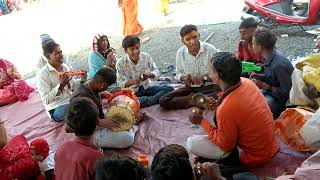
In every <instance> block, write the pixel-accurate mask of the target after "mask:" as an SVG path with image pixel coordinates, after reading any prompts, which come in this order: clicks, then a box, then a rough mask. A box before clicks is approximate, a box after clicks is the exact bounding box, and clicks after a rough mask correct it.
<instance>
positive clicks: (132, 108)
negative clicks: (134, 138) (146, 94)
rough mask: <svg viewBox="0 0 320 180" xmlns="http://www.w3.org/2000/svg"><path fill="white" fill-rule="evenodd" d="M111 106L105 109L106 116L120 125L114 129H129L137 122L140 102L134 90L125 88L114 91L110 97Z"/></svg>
mask: <svg viewBox="0 0 320 180" xmlns="http://www.w3.org/2000/svg"><path fill="white" fill-rule="evenodd" d="M107 100H108V102H109V103H108V104H109V106H108V107H107V108H105V109H104V110H103V113H104V116H105V118H111V119H112V120H113V121H115V122H116V123H118V124H119V125H120V128H112V129H111V130H113V131H127V130H129V129H130V128H131V127H132V126H133V125H134V124H135V122H136V120H137V116H138V112H139V110H140V103H139V101H138V98H137V97H136V96H135V95H134V92H133V90H131V89H128V88H125V89H122V90H120V91H118V92H116V93H114V94H113V95H112V96H111V97H109V98H108V99H107Z"/></svg>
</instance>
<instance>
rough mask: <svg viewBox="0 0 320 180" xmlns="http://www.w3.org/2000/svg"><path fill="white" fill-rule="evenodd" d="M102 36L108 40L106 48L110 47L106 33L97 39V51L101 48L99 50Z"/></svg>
mask: <svg viewBox="0 0 320 180" xmlns="http://www.w3.org/2000/svg"><path fill="white" fill-rule="evenodd" d="M102 38H106V39H107V41H108V47H107V49H109V48H110V42H109V39H108V37H107V36H106V35H102V36H100V38H99V39H97V47H98V51H99V52H100V51H101V50H100V49H101V47H100V43H101V41H102Z"/></svg>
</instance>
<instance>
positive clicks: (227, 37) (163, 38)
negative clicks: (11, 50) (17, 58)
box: [26, 22, 316, 78]
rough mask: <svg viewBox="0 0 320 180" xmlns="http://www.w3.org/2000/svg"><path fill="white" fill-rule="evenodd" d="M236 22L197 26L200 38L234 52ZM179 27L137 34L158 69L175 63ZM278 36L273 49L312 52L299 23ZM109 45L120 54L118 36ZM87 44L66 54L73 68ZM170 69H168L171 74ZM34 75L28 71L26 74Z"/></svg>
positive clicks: (81, 64) (83, 64)
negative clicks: (144, 40)
mask: <svg viewBox="0 0 320 180" xmlns="http://www.w3.org/2000/svg"><path fill="white" fill-rule="evenodd" d="M238 26H239V22H234V23H222V24H214V25H212V24H211V25H201V26H198V29H199V32H200V34H201V40H202V41H203V40H205V39H206V38H207V37H208V36H209V35H210V34H211V33H212V32H214V35H213V36H212V37H211V38H210V39H209V40H208V42H209V43H211V44H213V45H214V46H216V47H217V48H219V49H220V50H222V51H229V52H233V53H234V52H236V49H237V45H238V42H239V34H238ZM180 28H181V27H168V28H161V29H153V30H150V31H145V32H143V33H142V34H141V35H140V38H141V39H143V38H145V37H151V39H150V40H149V41H147V42H145V43H144V44H143V45H142V48H141V50H142V51H144V52H147V53H149V54H150V55H151V56H152V57H153V59H154V61H155V62H156V64H157V66H158V68H159V69H160V70H163V69H165V68H166V67H167V66H168V65H174V64H175V54H176V52H177V50H178V49H179V48H180V47H181V46H182V43H181V42H180V36H179V31H180ZM314 28H316V26H310V27H305V29H308V30H309V29H314ZM272 30H273V31H274V32H275V33H276V34H277V37H278V42H277V49H278V50H280V51H281V52H282V53H284V54H285V55H286V56H288V57H290V59H299V57H303V56H306V55H308V54H311V53H314V51H313V47H314V41H313V39H314V38H315V36H314V35H311V34H308V33H306V32H304V31H303V30H302V29H301V28H300V27H278V28H275V29H272ZM109 39H110V42H111V45H112V46H113V47H114V48H115V49H116V50H117V52H118V54H119V55H120V56H122V55H123V54H124V52H123V50H122V48H121V40H122V37H110V38H109ZM89 52H90V47H89V46H88V47H87V48H84V49H82V50H80V51H79V52H77V53H75V54H71V55H69V56H68V59H69V62H70V64H71V66H72V67H73V68H74V69H86V68H87V61H86V59H87V54H88V53H89ZM172 73H174V72H171V75H172ZM32 76H34V73H31V74H29V75H28V76H26V78H29V77H32Z"/></svg>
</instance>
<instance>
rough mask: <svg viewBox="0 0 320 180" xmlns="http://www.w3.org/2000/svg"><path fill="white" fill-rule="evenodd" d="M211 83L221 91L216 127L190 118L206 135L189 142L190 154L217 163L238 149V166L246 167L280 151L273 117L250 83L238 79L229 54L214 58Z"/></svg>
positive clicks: (198, 117) (199, 118)
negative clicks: (225, 155)
mask: <svg viewBox="0 0 320 180" xmlns="http://www.w3.org/2000/svg"><path fill="white" fill-rule="evenodd" d="M212 70H213V73H212V75H211V77H212V80H213V81H214V82H215V83H217V84H218V85H219V86H220V88H221V89H222V93H221V96H220V97H219V99H218V103H217V104H218V107H217V109H216V123H215V124H216V127H215V126H214V125H213V122H210V121H209V120H206V119H203V116H202V115H201V114H196V115H194V116H192V117H191V119H190V120H191V122H192V123H194V124H200V125H201V127H202V128H203V129H204V130H205V132H206V133H207V135H195V136H192V137H190V138H189V139H188V141H187V148H188V150H189V151H191V152H192V153H194V154H196V155H198V156H201V157H204V158H208V159H219V158H221V157H222V156H223V155H224V153H226V152H231V151H232V150H234V149H236V148H237V147H238V148H240V149H241V150H240V162H241V163H242V164H244V165H247V166H256V165H261V164H264V163H266V162H268V161H270V160H272V159H273V157H274V156H275V155H276V153H277V152H278V150H279V145H278V143H277V141H276V136H275V133H274V126H273V117H272V113H271V111H270V109H269V107H268V104H267V102H266V101H265V99H264V97H263V95H262V93H261V92H260V90H259V89H258V88H257V87H256V86H255V84H254V83H253V82H251V81H250V80H249V79H246V78H240V74H241V64H240V62H239V61H238V60H237V58H236V57H235V55H233V54H230V53H224V52H220V53H217V54H216V55H214V57H213V65H212Z"/></svg>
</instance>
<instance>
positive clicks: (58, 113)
mask: <svg viewBox="0 0 320 180" xmlns="http://www.w3.org/2000/svg"><path fill="white" fill-rule="evenodd" d="M68 106H69V104H64V105H61V106H59V107H57V108H55V109H52V110H50V111H49V113H50V115H51V118H52V119H53V120H54V121H56V122H61V121H64V114H65V111H66V108H67V107H68Z"/></svg>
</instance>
